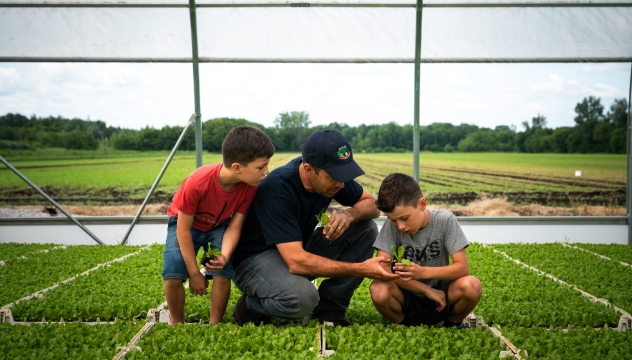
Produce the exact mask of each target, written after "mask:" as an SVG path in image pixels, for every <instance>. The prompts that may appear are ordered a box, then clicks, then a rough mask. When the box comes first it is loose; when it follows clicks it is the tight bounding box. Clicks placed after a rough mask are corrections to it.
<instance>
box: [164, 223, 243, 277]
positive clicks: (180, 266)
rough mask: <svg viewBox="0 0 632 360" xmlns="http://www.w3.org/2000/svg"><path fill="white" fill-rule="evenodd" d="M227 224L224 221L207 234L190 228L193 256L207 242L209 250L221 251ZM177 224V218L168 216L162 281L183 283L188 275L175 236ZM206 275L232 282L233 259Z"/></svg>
mask: <svg viewBox="0 0 632 360" xmlns="http://www.w3.org/2000/svg"><path fill="white" fill-rule="evenodd" d="M228 222H229V220H228V221H224V223H223V224H221V225H220V226H218V227H216V228H215V229H213V230H211V231H208V232H202V231H200V230H197V229H194V228H193V227H192V228H191V235H192V237H193V248H194V249H195V254H197V253H198V251H199V250H200V248H201V247H202V246H203V245H204V244H207V243H209V242H210V243H211V246H210V248H211V249H216V250H221V249H222V238H223V237H224V232H225V231H226V227H228ZM177 224H178V218H177V217H176V216H170V217H169V224H168V225H167V244H166V246H165V253H164V266H163V268H162V279H163V280H167V279H180V280H182V281H183V282H184V281H186V280H187V279H188V278H189V274H188V273H187V267H186V265H185V263H184V258H183V257H182V252H180V244H179V243H178V237H177V235H176V230H177V227H178V226H177ZM206 273H207V275H217V276H221V277H225V278H227V279H231V280H232V279H233V258H232V257H231V258H230V260H228V263H227V264H226V266H224V268H223V269H222V270H221V271H218V272H210V271H207V272H206Z"/></svg>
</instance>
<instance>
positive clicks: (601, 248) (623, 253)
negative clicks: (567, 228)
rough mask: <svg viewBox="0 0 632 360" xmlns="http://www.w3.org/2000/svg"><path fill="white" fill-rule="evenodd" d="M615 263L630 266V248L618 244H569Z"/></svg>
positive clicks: (631, 249)
mask: <svg viewBox="0 0 632 360" xmlns="http://www.w3.org/2000/svg"><path fill="white" fill-rule="evenodd" d="M571 245H573V246H577V247H580V248H582V249H585V250H589V251H592V252H594V253H597V254H599V255H603V256H606V257H609V258H610V259H612V260H615V261H623V262H625V263H628V264H632V246H629V245H619V244H571Z"/></svg>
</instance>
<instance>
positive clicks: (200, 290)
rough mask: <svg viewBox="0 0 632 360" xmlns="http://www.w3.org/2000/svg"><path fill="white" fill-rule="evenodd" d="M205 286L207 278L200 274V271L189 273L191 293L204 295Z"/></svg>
mask: <svg viewBox="0 0 632 360" xmlns="http://www.w3.org/2000/svg"><path fill="white" fill-rule="evenodd" d="M206 288H208V280H206V277H205V276H204V275H202V273H201V272H199V271H196V272H194V273H193V274H191V276H190V277H189V290H191V294H195V295H206V294H208V292H207V291H206Z"/></svg>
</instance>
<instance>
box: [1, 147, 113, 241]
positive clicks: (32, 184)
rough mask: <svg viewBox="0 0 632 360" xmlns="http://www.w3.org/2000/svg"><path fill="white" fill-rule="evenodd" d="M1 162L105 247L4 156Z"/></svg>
mask: <svg viewBox="0 0 632 360" xmlns="http://www.w3.org/2000/svg"><path fill="white" fill-rule="evenodd" d="M0 161H2V163H4V165H6V166H7V167H8V168H9V169H11V171H13V172H14V173H15V174H16V175H17V176H19V177H20V178H21V179H22V180H24V182H26V183H27V184H29V185H30V186H31V187H32V188H33V189H35V191H37V192H38V193H40V194H41V195H42V196H43V197H44V198H46V200H48V201H49V202H50V203H51V204H53V205H54V206H55V207H56V208H57V209H59V211H61V212H62V213H64V215H66V216H67V217H68V218H69V219H70V220H72V222H74V223H75V224H77V226H79V227H80V228H81V230H83V231H85V232H86V234H88V235H90V237H91V238H93V239H94V241H96V242H97V243H99V245H105V244H104V243H103V241H101V240H100V239H99V238H98V237H97V236H96V235H94V234H93V233H92V232H90V230H88V229H86V227H85V226H83V224H81V223H80V222H79V220H77V219H75V217H74V216H72V215H70V213H69V212H68V211H66V209H64V208H63V206H61V205H59V204H58V203H57V202H56V201H55V200H53V198H51V197H50V196H48V194H46V193H45V192H44V191H43V190H42V189H40V188H39V187H38V186H37V185H35V184H34V183H33V182H32V181H31V180H29V179H28V178H27V177H26V176H24V175H23V174H22V173H21V172H20V171H18V169H16V168H15V167H13V165H11V164H10V163H9V162H8V161H7V160H5V159H4V158H3V157H2V156H0Z"/></svg>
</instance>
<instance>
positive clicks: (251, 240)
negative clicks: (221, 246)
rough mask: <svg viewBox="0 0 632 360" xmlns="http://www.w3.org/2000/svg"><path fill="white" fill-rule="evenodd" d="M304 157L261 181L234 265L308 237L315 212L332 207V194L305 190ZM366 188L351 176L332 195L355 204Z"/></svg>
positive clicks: (249, 211) (245, 223) (346, 204)
mask: <svg viewBox="0 0 632 360" xmlns="http://www.w3.org/2000/svg"><path fill="white" fill-rule="evenodd" d="M301 160H302V157H300V156H299V157H297V158H295V159H293V160H291V161H290V162H288V163H287V164H285V165H283V166H282V167H279V168H277V169H274V170H273V171H272V172H270V173H269V174H268V176H266V178H265V180H263V181H262V182H261V184H259V189H258V190H257V194H256V195H255V198H254V200H253V201H252V204H251V205H250V209H249V210H248V213H247V214H246V219H245V222H244V226H243V227H242V230H241V238H240V240H239V244H238V245H237V248H236V249H235V255H234V259H233V266H234V268H235V269H236V268H237V267H239V265H240V264H241V262H242V261H244V260H246V259H247V258H249V257H251V256H253V255H256V254H259V253H262V252H264V251H266V250H268V249H274V248H276V244H281V243H286V242H293V241H303V240H307V239H309V237H310V236H311V234H312V232H313V231H314V229H315V228H316V224H317V223H318V221H317V220H316V215H318V214H320V213H322V212H324V211H326V210H327V208H328V207H329V203H331V198H328V197H324V196H322V195H320V194H318V193H315V192H313V193H310V192H308V191H307V190H305V187H304V186H303V183H302V182H301V177H300V175H299V172H298V167H299V165H300V164H301ZM363 191H364V190H363V188H362V186H360V184H358V183H357V182H355V181H354V180H351V181H348V182H346V183H345V187H344V188H343V189H341V190H339V191H338V192H337V193H336V195H334V197H333V198H334V199H336V201H338V202H339V203H340V204H341V205H344V206H353V205H355V203H357V202H358V200H360V198H361V197H362V192H363Z"/></svg>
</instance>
